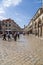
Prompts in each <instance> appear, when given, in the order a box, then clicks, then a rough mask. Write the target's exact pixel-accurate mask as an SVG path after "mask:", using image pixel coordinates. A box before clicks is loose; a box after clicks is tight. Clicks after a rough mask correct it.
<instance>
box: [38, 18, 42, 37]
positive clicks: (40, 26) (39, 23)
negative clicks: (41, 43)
mask: <svg viewBox="0 0 43 65" xmlns="http://www.w3.org/2000/svg"><path fill="white" fill-rule="evenodd" d="M39 36H42V22H41V19H40V18H39V20H38V37H39Z"/></svg>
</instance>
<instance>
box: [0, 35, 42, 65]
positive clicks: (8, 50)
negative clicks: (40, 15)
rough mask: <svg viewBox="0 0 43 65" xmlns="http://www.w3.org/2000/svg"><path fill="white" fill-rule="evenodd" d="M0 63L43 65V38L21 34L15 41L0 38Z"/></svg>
mask: <svg viewBox="0 0 43 65" xmlns="http://www.w3.org/2000/svg"><path fill="white" fill-rule="evenodd" d="M0 65H43V40H40V39H39V38H37V37H35V36H32V35H28V36H27V35H25V36H23V35H20V39H17V41H16V42H15V41H14V40H13V39H11V40H10V41H8V40H7V41H3V40H2V38H0Z"/></svg>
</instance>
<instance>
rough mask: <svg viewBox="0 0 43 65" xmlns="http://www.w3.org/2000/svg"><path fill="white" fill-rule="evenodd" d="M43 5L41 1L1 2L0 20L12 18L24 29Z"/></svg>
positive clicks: (16, 0)
mask: <svg viewBox="0 0 43 65" xmlns="http://www.w3.org/2000/svg"><path fill="white" fill-rule="evenodd" d="M41 5H42V4H41V0H0V20H3V19H7V18H11V19H13V20H14V21H15V22H16V23H17V24H18V25H19V26H20V27H21V28H23V27H24V25H25V26H26V25H28V24H29V22H30V20H31V19H32V17H33V16H34V15H35V13H36V12H37V10H38V9H39V8H40V7H41Z"/></svg>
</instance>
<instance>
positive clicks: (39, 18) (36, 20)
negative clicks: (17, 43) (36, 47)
mask: <svg viewBox="0 0 43 65" xmlns="http://www.w3.org/2000/svg"><path fill="white" fill-rule="evenodd" d="M32 32H33V34H35V35H37V36H38V37H39V36H43V8H39V9H38V11H37V12H36V14H35V15H34V17H33V18H32Z"/></svg>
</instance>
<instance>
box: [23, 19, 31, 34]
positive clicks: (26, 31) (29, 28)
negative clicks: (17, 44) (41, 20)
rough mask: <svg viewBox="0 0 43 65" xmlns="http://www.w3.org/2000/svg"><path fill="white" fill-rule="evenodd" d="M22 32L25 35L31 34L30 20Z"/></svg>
mask: <svg viewBox="0 0 43 65" xmlns="http://www.w3.org/2000/svg"><path fill="white" fill-rule="evenodd" d="M24 32H25V33H26V34H29V33H30V34H32V20H31V21H30V22H29V24H28V25H27V26H26V27H25V28H24Z"/></svg>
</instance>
